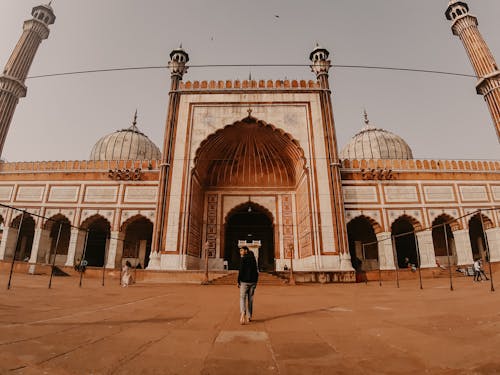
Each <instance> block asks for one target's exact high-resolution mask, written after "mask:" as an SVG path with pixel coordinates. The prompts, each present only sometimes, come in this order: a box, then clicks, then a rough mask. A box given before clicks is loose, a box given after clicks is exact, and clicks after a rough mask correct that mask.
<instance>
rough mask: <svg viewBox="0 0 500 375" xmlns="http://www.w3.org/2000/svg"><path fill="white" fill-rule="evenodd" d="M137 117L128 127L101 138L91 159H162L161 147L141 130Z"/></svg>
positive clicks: (91, 154)
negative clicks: (138, 126) (137, 123)
mask: <svg viewBox="0 0 500 375" xmlns="http://www.w3.org/2000/svg"><path fill="white" fill-rule="evenodd" d="M136 116H137V115H136ZM136 118H137V117H135V118H134V122H133V124H132V126H131V127H129V128H128V129H122V130H117V131H116V132H114V133H111V134H108V135H106V136H104V137H102V138H101V139H99V140H98V141H97V143H96V144H95V145H94V147H93V148H92V151H91V153H90V160H156V159H161V152H160V149H159V148H158V147H157V146H156V145H155V144H154V143H153V142H152V141H151V140H150V139H149V138H148V137H147V136H146V135H145V134H144V133H142V132H141V131H139V129H138V128H137V126H136Z"/></svg>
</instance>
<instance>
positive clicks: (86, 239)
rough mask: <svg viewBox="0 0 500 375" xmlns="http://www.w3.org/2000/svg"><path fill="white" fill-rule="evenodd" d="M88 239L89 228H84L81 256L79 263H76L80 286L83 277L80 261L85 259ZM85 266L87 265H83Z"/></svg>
mask: <svg viewBox="0 0 500 375" xmlns="http://www.w3.org/2000/svg"><path fill="white" fill-rule="evenodd" d="M88 239H89V230H88V229H87V230H86V233H85V241H84V242H83V253H82V257H81V259H80V264H79V265H78V269H79V270H80V288H81V287H82V279H83V269H82V262H83V261H85V255H86V254H87V242H88ZM85 267H87V265H85Z"/></svg>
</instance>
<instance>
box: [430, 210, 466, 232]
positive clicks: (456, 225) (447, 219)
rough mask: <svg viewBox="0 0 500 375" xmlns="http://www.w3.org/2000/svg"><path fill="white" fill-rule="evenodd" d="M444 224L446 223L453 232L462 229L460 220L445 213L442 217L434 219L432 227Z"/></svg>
mask: <svg viewBox="0 0 500 375" xmlns="http://www.w3.org/2000/svg"><path fill="white" fill-rule="evenodd" d="M443 223H446V224H447V225H449V226H450V228H451V230H452V231H453V232H455V231H457V230H461V229H462V224H461V223H460V220H457V219H455V218H454V217H453V216H451V215H449V214H447V213H444V212H443V213H442V214H441V215H438V216H436V217H435V218H434V220H433V221H432V225H431V226H432V227H434V226H435V225H439V224H443Z"/></svg>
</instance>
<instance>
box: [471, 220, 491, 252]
mask: <svg viewBox="0 0 500 375" xmlns="http://www.w3.org/2000/svg"><path fill="white" fill-rule="evenodd" d="M483 225H484V216H483V224H481V218H480V216H479V214H476V215H474V216H473V217H472V218H471V219H470V221H469V238H470V245H471V248H472V257H473V259H474V260H475V259H479V258H484V259H486V258H487V257H486V242H485V241H484V232H483Z"/></svg>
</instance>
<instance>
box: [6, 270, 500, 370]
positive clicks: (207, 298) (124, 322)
mask: <svg viewBox="0 0 500 375" xmlns="http://www.w3.org/2000/svg"><path fill="white" fill-rule="evenodd" d="M494 276H496V278H497V279H498V277H500V273H497V274H496V275H494ZM7 277H8V275H7V274H5V273H2V274H0V373H1V374H4V373H6V374H55V375H57V374H238V375H239V374H315V375H321V374H414V373H426V374H494V373H500V291H497V292H491V291H490V284H489V282H478V283H473V282H472V278H470V277H467V278H466V277H463V276H461V277H460V276H458V277H457V278H455V279H454V280H453V283H454V289H455V290H454V291H453V292H452V291H450V288H449V280H447V279H426V280H423V282H424V289H423V290H421V289H419V286H418V283H417V282H415V280H406V281H401V285H400V288H397V287H396V284H395V282H384V284H383V286H382V287H380V286H379V284H378V283H377V282H372V283H368V284H325V285H298V286H258V287H257V291H256V295H255V312H254V318H255V321H253V322H251V323H250V324H248V325H240V324H239V320H238V318H239V311H238V289H237V287H236V286H202V285H186V284H184V285H180V284H147V283H142V284H136V285H133V286H130V287H128V288H121V287H120V286H119V285H118V280H116V279H108V280H106V286H104V287H103V286H101V281H100V280H98V279H85V280H84V283H83V287H82V288H79V287H78V279H77V278H76V277H56V278H54V280H53V284H52V289H48V288H47V284H48V277H47V276H29V275H22V274H14V278H13V284H12V289H11V290H7V289H6V285H7ZM499 287H500V286H499Z"/></svg>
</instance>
